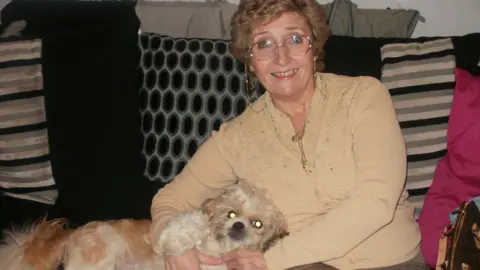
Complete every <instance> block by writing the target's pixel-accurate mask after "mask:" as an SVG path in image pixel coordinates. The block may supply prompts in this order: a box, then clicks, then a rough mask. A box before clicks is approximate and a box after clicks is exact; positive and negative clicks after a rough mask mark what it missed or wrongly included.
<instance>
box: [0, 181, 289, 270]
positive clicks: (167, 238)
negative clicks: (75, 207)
mask: <svg viewBox="0 0 480 270" xmlns="http://www.w3.org/2000/svg"><path fill="white" fill-rule="evenodd" d="M64 223H65V220H61V219H58V220H53V221H46V220H42V221H41V222H39V223H37V224H34V225H32V226H31V228H30V229H23V230H18V231H14V230H13V231H9V232H6V235H7V239H6V243H5V244H4V245H2V246H0V269H9V270H17V269H18V270H28V269H35V270H45V269H55V268H56V267H58V266H59V265H60V264H63V265H64V268H65V270H96V269H102V270H104V269H107V270H113V269H122V270H124V269H142V270H148V269H152V270H153V269H155V270H158V269H164V267H165V262H164V258H163V256H165V255H179V254H183V253H184V252H185V251H186V250H188V249H191V248H197V249H198V250H200V251H201V252H203V253H205V254H209V255H213V256H217V257H220V256H222V255H223V254H225V253H227V252H229V251H232V250H235V249H240V248H243V249H248V250H252V251H261V252H265V251H266V250H267V249H268V248H269V247H271V246H272V245H274V244H275V243H276V241H278V240H279V239H281V238H282V237H284V236H286V235H287V234H288V230H287V225H286V221H285V218H284V216H283V215H282V214H281V212H280V211H279V210H278V209H277V208H276V207H275V206H274V205H273V203H272V202H271V201H270V200H269V199H268V198H267V196H266V194H265V193H264V192H261V191H260V190H258V189H257V188H255V187H254V186H253V185H251V184H248V183H247V182H246V181H240V182H239V183H238V184H236V185H233V186H231V187H228V188H226V190H225V191H224V192H223V193H222V194H221V195H220V196H218V197H217V198H212V199H208V200H206V201H205V202H204V203H203V205H202V207H201V209H197V210H193V211H188V212H184V213H181V214H179V215H178V216H175V217H174V218H172V219H171V220H170V221H169V222H168V224H167V226H166V227H165V229H164V230H163V231H162V233H161V235H160V238H159V241H158V243H156V244H155V245H153V246H154V248H152V244H151V243H150V242H149V237H148V236H149V228H150V224H151V221H150V220H127V219H122V220H112V221H94V222H90V223H87V224H85V225H83V226H81V227H79V228H77V229H75V230H72V229H65V228H64ZM202 267H203V268H204V269H206V268H205V266H202ZM215 269H226V268H225V267H224V266H221V267H216V268H215Z"/></svg>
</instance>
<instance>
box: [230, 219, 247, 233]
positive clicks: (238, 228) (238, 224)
mask: <svg viewBox="0 0 480 270" xmlns="http://www.w3.org/2000/svg"><path fill="white" fill-rule="evenodd" d="M232 228H233V229H234V230H236V231H241V230H243V229H245V225H244V224H243V223H242V222H239V221H237V222H235V223H233V226H232Z"/></svg>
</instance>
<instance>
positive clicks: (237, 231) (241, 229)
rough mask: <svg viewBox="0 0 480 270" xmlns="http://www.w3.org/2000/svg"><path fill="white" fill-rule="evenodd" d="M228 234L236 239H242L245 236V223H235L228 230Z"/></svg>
mask: <svg viewBox="0 0 480 270" xmlns="http://www.w3.org/2000/svg"><path fill="white" fill-rule="evenodd" d="M228 236H230V238H232V239H234V240H242V239H243V238H245V224H243V223H242V222H240V221H237V222H235V223H233V225H232V227H231V228H230V230H229V232H228Z"/></svg>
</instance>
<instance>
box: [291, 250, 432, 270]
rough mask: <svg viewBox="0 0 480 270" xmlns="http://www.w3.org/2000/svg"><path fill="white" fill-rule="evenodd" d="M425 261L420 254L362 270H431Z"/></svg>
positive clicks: (314, 268) (302, 269)
mask: <svg viewBox="0 0 480 270" xmlns="http://www.w3.org/2000/svg"><path fill="white" fill-rule="evenodd" d="M335 269H336V268H334V267H331V266H329V265H326V264H324V263H314V264H309V265H302V266H297V267H292V268H289V269H287V270H335ZM429 269H430V268H428V267H427V265H426V264H425V262H424V260H423V256H422V254H421V253H419V254H418V255H417V256H415V258H413V259H411V260H409V261H407V262H404V263H401V264H397V265H392V266H387V267H378V268H363V269H361V270H429Z"/></svg>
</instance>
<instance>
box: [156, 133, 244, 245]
mask: <svg viewBox="0 0 480 270" xmlns="http://www.w3.org/2000/svg"><path fill="white" fill-rule="evenodd" d="M226 126H228V124H225V125H222V126H221V127H220V129H219V131H218V132H216V131H214V132H212V135H211V136H210V137H209V138H208V139H206V140H205V142H204V143H202V145H200V147H199V148H198V150H197V151H196V152H195V154H194V155H193V157H192V158H191V159H190V161H189V162H188V163H187V165H186V166H185V167H184V169H183V170H182V171H181V172H180V173H179V174H178V175H177V176H176V177H175V178H174V180H173V181H171V182H170V183H169V184H167V185H166V186H165V187H163V188H162V189H160V190H159V191H158V193H157V194H156V195H155V196H154V198H153V201H152V207H151V216H152V225H151V227H150V240H151V241H152V243H157V242H158V241H157V240H158V238H159V235H160V232H161V230H162V229H163V228H164V227H165V225H166V223H167V222H168V221H169V220H170V219H171V218H172V217H173V216H174V215H176V214H177V213H179V212H182V211H186V210H190V209H194V208H198V207H200V206H201V204H202V203H203V201H204V200H205V199H207V198H211V197H216V196H218V195H219V194H220V192H221V191H222V190H223V188H225V187H226V186H229V185H231V184H234V183H235V181H236V173H235V170H234V168H233V167H232V166H233V165H232V164H235V163H234V159H235V157H236V154H235V150H234V147H233V145H235V141H234V139H233V138H230V137H232V136H229V135H228V134H232V133H231V132H228V131H226V129H228V127H226Z"/></svg>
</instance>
